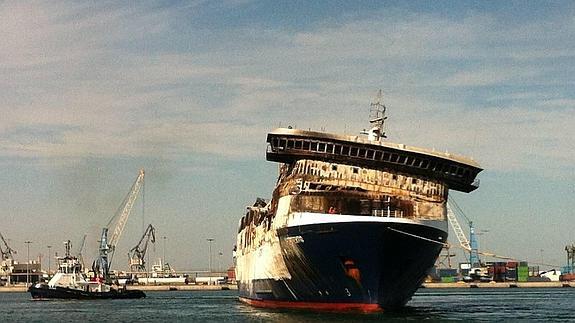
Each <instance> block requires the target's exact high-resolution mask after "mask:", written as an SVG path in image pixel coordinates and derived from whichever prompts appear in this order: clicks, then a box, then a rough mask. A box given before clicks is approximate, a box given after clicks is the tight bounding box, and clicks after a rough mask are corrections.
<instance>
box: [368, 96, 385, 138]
mask: <svg viewBox="0 0 575 323" xmlns="http://www.w3.org/2000/svg"><path fill="white" fill-rule="evenodd" d="M386 110H387V107H386V106H385V105H384V104H383V93H382V91H381V90H379V91H378V92H377V96H376V97H375V101H374V102H372V103H371V104H370V107H369V131H368V132H367V138H368V139H369V140H370V141H381V138H387V135H386V134H385V128H384V125H385V120H386V119H387V117H386V116H385V111H386Z"/></svg>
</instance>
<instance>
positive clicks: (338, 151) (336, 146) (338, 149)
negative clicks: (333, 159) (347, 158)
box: [333, 145, 341, 155]
mask: <svg viewBox="0 0 575 323" xmlns="http://www.w3.org/2000/svg"><path fill="white" fill-rule="evenodd" d="M333 153H334V154H336V155H341V146H340V145H335V148H334V150H333Z"/></svg>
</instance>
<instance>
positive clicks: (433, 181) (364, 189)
mask: <svg viewBox="0 0 575 323" xmlns="http://www.w3.org/2000/svg"><path fill="white" fill-rule="evenodd" d="M370 118H371V119H370V123H371V125H370V126H371V128H370V129H369V130H368V131H365V134H366V135H367V137H360V136H341V135H335V134H329V133H323V132H314V131H304V130H297V129H284V128H282V129H276V130H274V131H273V132H271V133H269V134H268V137H267V142H268V149H267V153H266V157H267V160H269V161H274V162H279V163H280V174H279V178H278V181H277V186H276V188H275V190H274V192H273V196H272V199H271V201H269V202H267V203H266V202H265V201H263V200H261V199H258V201H256V203H255V204H254V205H253V206H251V207H248V212H247V213H246V215H245V216H244V217H242V219H241V221H240V224H239V232H238V238H237V252H236V262H237V266H236V268H237V269H236V270H237V273H236V279H237V281H238V284H239V289H240V299H241V300H243V301H245V302H247V303H250V304H254V305H259V306H270V307H294V308H310V309H326V310H360V311H377V310H381V309H386V308H394V307H398V306H403V305H404V304H405V303H406V302H407V301H408V300H409V299H410V298H411V296H412V295H413V293H414V292H415V291H416V289H417V288H418V287H419V286H420V284H421V282H422V281H423V279H424V278H425V275H426V273H427V271H428V270H429V269H430V268H431V267H432V266H433V264H434V262H435V260H436V258H437V256H438V254H439V252H440V251H441V248H442V246H443V244H444V243H445V242H446V239H447V220H446V201H447V195H448V190H449V189H454V190H458V191H462V192H471V191H473V190H475V189H476V188H477V187H478V183H477V182H476V180H475V178H476V175H477V174H478V173H479V172H480V171H481V168H480V167H479V165H478V164H477V163H475V162H474V161H472V160H470V159H467V158H463V157H459V156H455V155H451V154H447V153H439V152H435V151H431V150H426V149H421V148H415V147H409V146H406V145H402V144H393V143H389V142H383V141H382V140H381V138H383V137H385V133H384V131H383V125H384V121H385V118H386V117H385V106H383V105H382V104H381V103H380V102H379V101H378V102H376V103H373V104H372V106H371V115H370Z"/></svg>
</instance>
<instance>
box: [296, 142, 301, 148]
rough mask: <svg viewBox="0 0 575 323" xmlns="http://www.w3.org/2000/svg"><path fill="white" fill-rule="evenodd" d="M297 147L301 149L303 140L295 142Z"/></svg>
mask: <svg viewBox="0 0 575 323" xmlns="http://www.w3.org/2000/svg"><path fill="white" fill-rule="evenodd" d="M295 149H301V141H299V140H298V141H296V142H295Z"/></svg>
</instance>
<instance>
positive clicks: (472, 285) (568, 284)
mask: <svg viewBox="0 0 575 323" xmlns="http://www.w3.org/2000/svg"><path fill="white" fill-rule="evenodd" d="M422 287H423V288H515V287H517V288H560V287H575V282H508V283H495V282H489V283H462V282H458V283H424V284H423V285H422Z"/></svg>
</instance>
